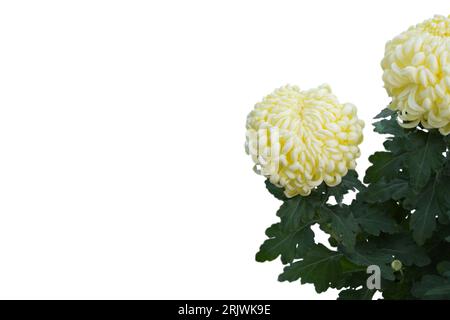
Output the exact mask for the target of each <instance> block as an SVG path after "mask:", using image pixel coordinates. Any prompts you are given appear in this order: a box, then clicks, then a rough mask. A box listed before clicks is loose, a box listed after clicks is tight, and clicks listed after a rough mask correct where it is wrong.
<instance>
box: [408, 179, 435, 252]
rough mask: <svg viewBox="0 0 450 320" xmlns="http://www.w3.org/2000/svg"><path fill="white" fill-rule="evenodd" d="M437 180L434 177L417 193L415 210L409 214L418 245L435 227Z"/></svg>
mask: <svg viewBox="0 0 450 320" xmlns="http://www.w3.org/2000/svg"><path fill="white" fill-rule="evenodd" d="M438 181H439V180H438V179H435V180H434V181H430V182H429V183H428V186H427V187H426V188H425V189H424V191H422V193H421V194H420V195H419V198H418V201H417V208H416V211H415V212H414V213H413V214H412V216H411V221H410V227H411V229H412V230H413V237H414V240H416V242H417V243H418V244H419V245H423V244H424V243H425V241H426V240H427V239H428V238H430V237H431V235H432V234H433V231H434V230H435V229H436V216H437V215H438V214H439V212H440V204H439V202H438V201H439V197H438V189H437V186H438Z"/></svg>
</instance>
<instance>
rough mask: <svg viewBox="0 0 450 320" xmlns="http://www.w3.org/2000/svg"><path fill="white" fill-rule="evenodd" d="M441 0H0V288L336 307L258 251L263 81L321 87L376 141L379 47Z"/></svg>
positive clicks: (371, 143)
mask: <svg viewBox="0 0 450 320" xmlns="http://www.w3.org/2000/svg"><path fill="white" fill-rule="evenodd" d="M449 9H450V8H449V3H448V1H447V0H443V1H431V0H427V1H423V0H418V1H412V0H408V1H392V0H390V1H370V2H369V1H360V0H359V1H342V0H340V1H298V0H297V1H280V0H277V1H263V0H258V1H244V0H237V1H232V0H226V1H211V0H209V1H194V0H190V1H168V0H165V1H110V0H109V1H80V0H77V1H2V2H1V4H0V298H41V299H46V298H58V299H65V298H85V299H91V298H105V299H107V298H137V299H150V298H153V299H155V298H161V299H162V298H178V299H197V298H209V299H216V298H234V299H241V298H247V299H258V298H266V299H318V298H322V299H334V298H335V297H336V292H334V291H329V292H327V293H325V294H322V295H320V296H319V295H317V294H316V293H315V291H314V289H313V287H312V286H311V285H304V286H300V284H299V283H298V282H296V283H279V282H277V276H278V274H279V273H280V272H281V271H282V266H281V263H280V262H279V261H276V262H271V263H263V264H261V263H257V262H255V261H254V254H255V253H256V252H257V250H258V247H259V245H260V244H261V243H262V241H263V240H264V239H265V236H264V230H265V229H266V228H267V227H268V226H269V225H270V224H272V223H273V222H275V221H276V217H275V211H276V209H277V207H278V206H279V203H278V201H277V200H276V199H274V198H272V197H271V196H270V195H269V194H268V193H267V192H266V190H265V188H264V183H263V181H264V178H263V177H259V176H257V175H255V174H254V173H253V171H252V169H251V168H252V162H251V159H250V158H249V157H248V156H246V155H245V153H244V137H245V129H244V128H245V119H246V116H247V114H248V112H250V110H251V109H252V108H253V105H254V104H255V103H256V102H258V101H259V100H261V98H262V97H263V96H264V95H266V94H268V93H270V92H271V91H272V90H273V89H274V88H276V87H279V86H281V85H284V84H287V83H290V84H297V85H299V86H300V87H301V88H303V89H308V88H311V87H315V86H317V85H320V84H321V83H324V82H327V83H329V84H330V85H331V87H332V88H333V91H334V92H335V94H336V95H337V96H338V97H339V99H340V100H341V102H352V103H354V104H355V105H357V106H358V108H359V116H360V117H361V118H362V119H364V120H365V121H366V123H367V126H366V129H365V141H364V143H363V145H362V151H363V153H362V157H361V158H360V160H359V162H358V171H359V172H360V173H361V174H362V173H364V171H365V169H366V168H367V166H368V161H367V157H368V155H369V154H370V153H372V152H373V151H374V150H376V149H379V148H380V147H381V142H382V138H381V137H379V136H377V135H376V134H375V133H373V132H372V129H371V126H370V122H371V118H372V117H373V116H374V115H375V114H377V113H378V112H379V111H380V110H381V108H383V107H384V106H385V105H386V104H387V103H388V102H389V99H388V97H387V95H386V93H385V91H384V89H383V84H382V81H381V74H382V72H381V68H380V60H381V58H382V56H383V51H384V44H385V42H386V41H387V40H389V39H390V38H392V37H394V36H395V35H397V34H398V33H400V32H401V31H403V30H405V29H406V28H407V27H409V26H410V25H412V24H415V23H418V22H421V21H422V20H424V19H428V18H430V17H432V16H433V14H435V13H439V14H449V13H450V12H449V11H448V10H449Z"/></svg>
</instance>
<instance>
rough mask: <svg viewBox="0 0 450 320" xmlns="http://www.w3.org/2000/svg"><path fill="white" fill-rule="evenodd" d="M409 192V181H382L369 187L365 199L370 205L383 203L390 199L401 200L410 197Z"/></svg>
mask: <svg viewBox="0 0 450 320" xmlns="http://www.w3.org/2000/svg"><path fill="white" fill-rule="evenodd" d="M408 190H409V184H408V181H405V180H402V179H393V180H391V181H385V180H384V179H381V180H379V181H377V182H375V183H372V184H370V185H369V186H368V187H367V189H366V190H365V192H364V194H363V198H364V200H365V201H367V202H368V203H381V202H385V201H388V200H389V199H394V200H399V199H401V198H403V197H406V196H407V195H408Z"/></svg>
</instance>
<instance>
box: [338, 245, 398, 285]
mask: <svg viewBox="0 0 450 320" xmlns="http://www.w3.org/2000/svg"><path fill="white" fill-rule="evenodd" d="M341 250H343V251H344V252H345V256H346V257H347V258H348V259H349V260H350V261H351V262H353V263H355V264H357V265H363V266H370V265H377V266H379V267H380V270H381V276H382V277H383V278H385V279H387V280H394V279H395V276H394V273H393V271H392V268H391V267H390V265H389V264H390V263H391V262H392V256H391V255H389V254H387V253H385V252H383V251H381V250H379V249H378V248H376V247H375V246H374V245H371V244H369V243H365V242H363V243H358V244H357V245H356V246H355V250H354V251H351V252H348V251H347V250H346V249H345V248H341Z"/></svg>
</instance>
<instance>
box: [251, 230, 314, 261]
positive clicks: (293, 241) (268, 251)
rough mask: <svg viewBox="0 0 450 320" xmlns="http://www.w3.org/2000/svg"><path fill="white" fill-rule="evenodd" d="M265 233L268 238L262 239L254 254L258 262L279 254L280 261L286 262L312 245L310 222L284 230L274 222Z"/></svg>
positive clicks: (312, 236)
mask: <svg viewBox="0 0 450 320" xmlns="http://www.w3.org/2000/svg"><path fill="white" fill-rule="evenodd" d="M266 235H267V236H268V237H269V239H267V240H266V241H264V243H263V244H262V245H261V247H260V249H259V251H258V253H257V254H256V261H258V262H264V261H272V260H275V259H276V258H277V257H278V256H281V262H282V263H283V264H287V263H290V262H292V261H293V260H294V258H295V257H296V256H298V255H299V254H301V253H303V254H304V253H306V252H307V251H308V250H309V248H311V247H312V246H313V245H314V232H313V231H312V230H311V228H310V224H305V225H303V226H301V227H300V228H299V229H298V230H296V231H293V232H286V231H284V230H282V228H281V227H280V224H279V223H276V224H273V225H272V226H270V227H269V228H268V229H267V230H266Z"/></svg>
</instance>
